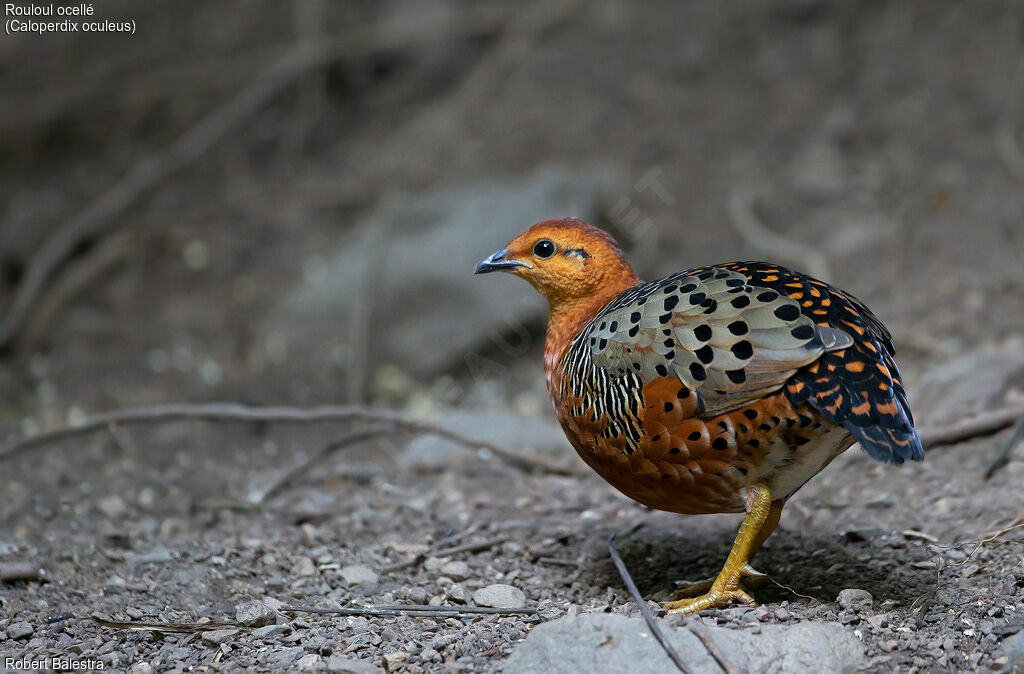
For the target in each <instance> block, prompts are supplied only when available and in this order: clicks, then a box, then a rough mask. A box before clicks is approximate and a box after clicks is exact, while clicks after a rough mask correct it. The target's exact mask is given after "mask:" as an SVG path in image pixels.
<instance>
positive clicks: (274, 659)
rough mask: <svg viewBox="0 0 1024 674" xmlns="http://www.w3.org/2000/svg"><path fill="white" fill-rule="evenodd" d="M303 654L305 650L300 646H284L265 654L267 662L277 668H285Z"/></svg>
mask: <svg viewBox="0 0 1024 674" xmlns="http://www.w3.org/2000/svg"><path fill="white" fill-rule="evenodd" d="M304 654H305V650H303V648H302V646H293V647H291V648H285V649H282V650H280V651H276V652H274V653H271V654H270V655H269V656H267V664H269V665H271V666H274V667H277V668H278V669H287V668H288V667H290V666H291V664H292V663H293V662H295V661H296V660H298V659H299V658H301V657H302V656H303V655H304Z"/></svg>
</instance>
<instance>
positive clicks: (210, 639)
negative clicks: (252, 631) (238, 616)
mask: <svg viewBox="0 0 1024 674" xmlns="http://www.w3.org/2000/svg"><path fill="white" fill-rule="evenodd" d="M236 634H238V629H237V628H234V627H229V628H227V629H223V630H211V631H209V632H203V643H205V644H209V645H211V646H220V645H221V644H224V643H227V642H229V641H231V639H232V638H233V637H234V636H235V635H236Z"/></svg>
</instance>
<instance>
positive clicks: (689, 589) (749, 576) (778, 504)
mask: <svg viewBox="0 0 1024 674" xmlns="http://www.w3.org/2000/svg"><path fill="white" fill-rule="evenodd" d="M785 505H786V501H785V500H781V499H780V500H778V501H772V504H771V507H770V508H769V509H768V517H767V518H765V521H764V524H762V525H761V530H760V531H758V532H757V538H755V539H754V542H753V543H752V544H751V546H750V555H749V556H748V557H747V563H746V564H744V565H743V568H742V569H740V576H742V580H741V582H742V583H743V585H744V586H746V587H748V588H749V587H753V588H758V587H760V586H761V585H763V584H764V582H765V581H766V580H767V579H768V576H767V575H765V574H763V573H761V572H760V571H758V570H757V569H755V568H754V567H752V566H751V565H750V560H752V559H753V558H754V555H756V554H757V551H758V550H760V549H761V546H762V545H763V544H764V542H765V541H766V540H768V537H769V536H771V535H772V532H773V531H775V527H777V526H778V525H779V518H781V517H782V508H783V506H785ZM714 584H715V578H713V577H712V578H704V579H703V580H698V581H694V582H687V583H681V584H680V585H679V587H678V588H677V589H676V591H675V592H673V593H672V596H671V597H669V601H676V600H678V599H683V598H684V597H696V596H697V595H699V594H704V593H705V592H707V591H708V590H710V589H711V586H712V585H714Z"/></svg>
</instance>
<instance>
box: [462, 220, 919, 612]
mask: <svg viewBox="0 0 1024 674" xmlns="http://www.w3.org/2000/svg"><path fill="white" fill-rule="evenodd" d="M498 270H500V271H508V272H511V273H514V274H516V275H517V276H521V277H522V278H524V279H525V280H527V281H528V282H530V284H531V285H533V286H534V288H536V289H537V291H538V292H540V293H541V294H542V295H544V297H546V298H547V300H548V305H549V316H548V332H547V339H546V343H545V349H544V371H545V375H546V377H547V385H548V391H549V393H550V395H551V400H552V402H553V403H554V407H555V411H556V414H557V415H558V420H559V422H560V423H561V425H562V428H563V429H564V430H565V433H566V436H567V437H568V438H569V441H570V442H571V443H572V445H573V447H575V449H576V451H577V452H578V453H579V455H580V457H582V459H583V460H584V461H585V462H586V463H587V465H589V466H590V467H591V468H593V469H594V470H595V471H596V472H597V473H598V474H599V475H601V477H603V478H604V479H605V480H607V481H608V482H609V483H610V484H611V485H613V486H614V487H615V488H617V489H619V490H620V491H621V492H623V493H624V494H626V495H627V496H629V497H630V498H632V499H634V500H636V501H638V502H640V503H643V504H644V505H647V506H649V507H652V508H656V509H659V510H667V511H671V512H678V513H685V514H700V513H718V512H744V511H745V512H746V517H745V519H744V522H743V526H742V527H741V529H740V533H739V535H738V536H737V538H736V542H735V544H734V546H733V550H732V552H731V553H730V555H729V559H728V560H727V561H726V564H725V567H724V568H723V570H722V572H721V573H720V574H719V575H718V577H717V578H716V579H715V580H714V582H713V583H711V584H710V588H709V589H708V591H707V592H706V593H705V594H703V595H701V596H699V597H696V598H684V599H680V600H678V601H672V602H669V603H668V604H667V606H668V608H670V609H671V610H679V611H685V612H690V611H697V610H701V609H704V608H709V607H713V606H722V605H725V604H726V603H728V602H729V601H732V600H739V601H744V602H748V603H749V602H751V601H752V600H751V598H750V597H749V595H747V594H746V593H745V592H744V591H743V589H742V588H741V587H740V581H741V579H742V577H743V576H749V575H753V574H756V572H754V571H753V569H751V568H750V566H749V564H748V561H749V559H750V558H752V557H753V555H754V553H756V552H757V549H758V547H760V545H761V543H763V542H764V540H765V539H766V538H767V537H768V536H769V535H770V534H771V532H772V530H773V529H774V527H775V525H776V524H777V523H778V519H779V516H780V515H781V512H782V507H783V505H784V504H785V502H786V499H788V498H789V497H790V496H791V495H792V494H793V493H794V492H796V491H797V490H798V489H799V488H800V487H801V486H802V485H803V484H804V483H806V481H807V480H809V479H810V478H811V477H813V476H814V475H815V474H817V473H818V472H820V471H821V470H822V469H823V468H825V466H827V465H828V464H829V463H830V462H831V461H832V460H833V459H834V458H835V457H836V456H838V455H839V454H841V453H842V452H843V451H845V450H846V449H847V448H849V447H850V446H851V445H852V444H853V443H854V442H859V443H860V444H861V446H862V447H863V448H864V449H865V450H867V451H868V453H869V454H871V456H872V457H874V458H876V459H879V460H882V461H887V462H891V463H902V462H903V461H904V460H906V459H912V460H921V459H922V458H923V451H922V450H921V444H920V440H919V439H918V437H917V433H916V432H915V430H914V427H913V418H912V416H911V414H910V410H909V407H908V405H907V400H906V395H905V393H904V391H903V386H902V383H901V381H900V378H899V372H898V370H897V369H896V364H895V362H894V361H893V359H892V353H893V345H892V338H891V337H890V335H889V333H888V331H887V330H886V329H885V327H884V326H883V325H882V324H881V322H880V321H879V320H878V319H877V318H875V316H874V315H873V314H872V313H871V312H870V310H868V309H867V307H865V306H864V304H863V303H861V302H860V301H858V300H857V299H856V298H854V297H853V296H851V295H849V294H847V293H844V292H842V291H840V290H838V289H836V288H833V287H832V286H829V285H828V284H826V283H823V282H821V281H818V280H816V279H813V278H810V277H808V276H805V275H803V274H800V273H798V272H793V271H790V270H788V269H785V268H783V267H779V266H777V265H771V264H767V263H760V262H744V263H740V262H733V263H726V264H719V265H714V266H709V267H704V268H699V269H692V270H688V271H685V272H680V273H678V274H673V275H671V276H667V277H665V278H662V279H659V280H657V281H652V282H650V283H641V281H640V279H639V278H638V277H637V275H636V274H635V273H634V272H633V269H632V268H631V267H630V266H629V263H628V262H626V260H625V258H624V257H623V255H622V253H621V251H620V250H619V248H618V246H617V245H616V244H615V242H614V240H612V238H611V237H610V236H608V235H607V234H606V233H605V232H602V231H601V230H599V229H597V228H595V227H592V226H590V225H587V224H585V223H583V222H581V221H579V220H576V219H572V218H569V219H562V220H549V221H545V222H541V223H538V224H536V225H534V226H533V227H531V228H529V229H528V230H526V231H525V232H524V233H523V234H521V235H520V236H518V237H516V238H515V239H514V240H513V241H511V242H510V243H509V244H508V246H507V247H506V248H505V249H503V250H500V251H498V252H497V253H495V254H493V255H491V256H490V257H488V258H486V259H484V260H482V261H481V262H480V263H479V264H478V265H477V269H476V271H477V273H484V272H490V271H498Z"/></svg>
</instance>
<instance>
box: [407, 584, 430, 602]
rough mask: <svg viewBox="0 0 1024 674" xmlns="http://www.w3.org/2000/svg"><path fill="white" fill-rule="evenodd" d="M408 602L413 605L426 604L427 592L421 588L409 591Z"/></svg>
mask: <svg viewBox="0 0 1024 674" xmlns="http://www.w3.org/2000/svg"><path fill="white" fill-rule="evenodd" d="M409 601H411V602H412V603H414V604H426V603H427V591H426V589H424V588H422V587H414V588H412V589H411V590H409Z"/></svg>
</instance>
